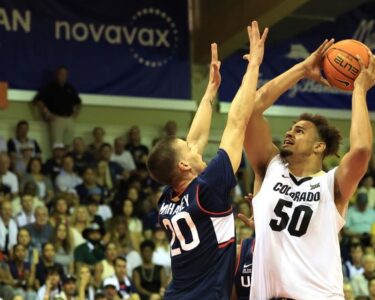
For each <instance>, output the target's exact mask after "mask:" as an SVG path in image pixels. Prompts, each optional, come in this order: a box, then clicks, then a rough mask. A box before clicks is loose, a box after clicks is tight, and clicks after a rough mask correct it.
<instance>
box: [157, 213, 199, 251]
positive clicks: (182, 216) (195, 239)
mask: <svg viewBox="0 0 375 300" xmlns="http://www.w3.org/2000/svg"><path fill="white" fill-rule="evenodd" d="M179 220H185V222H186V224H187V225H188V227H189V228H190V232H191V236H192V241H191V242H190V243H186V240H185V237H184V236H183V235H182V232H181V230H180V227H179V226H178V221H179ZM171 221H172V222H171ZM171 221H169V219H163V224H164V226H165V228H168V229H169V230H170V231H171V232H172V239H171V256H175V255H179V254H181V249H182V250H184V251H190V250H193V249H194V248H195V247H197V246H198V245H199V243H200V240H199V236H198V231H197V227H196V226H195V224H194V222H193V219H192V218H191V216H190V214H189V213H188V212H186V211H183V212H180V213H178V214H177V215H175V216H173V218H172V219H171ZM176 236H177V239H178V241H179V242H180V246H181V248H180V247H176V248H173V244H174V242H175V241H176Z"/></svg>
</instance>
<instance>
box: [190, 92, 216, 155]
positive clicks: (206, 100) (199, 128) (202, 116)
mask: <svg viewBox="0 0 375 300" xmlns="http://www.w3.org/2000/svg"><path fill="white" fill-rule="evenodd" d="M215 96H216V90H214V89H210V88H207V90H206V92H205V94H204V96H203V98H202V100H201V102H200V104H199V107H198V110H197V112H196V114H195V116H194V119H193V122H192V124H191V126H190V130H189V133H188V136H187V138H186V140H187V142H188V143H189V144H195V145H196V146H197V147H198V152H199V153H203V150H204V148H205V146H206V144H207V141H208V136H209V134H210V127H211V119H212V110H213V104H214V100H215Z"/></svg>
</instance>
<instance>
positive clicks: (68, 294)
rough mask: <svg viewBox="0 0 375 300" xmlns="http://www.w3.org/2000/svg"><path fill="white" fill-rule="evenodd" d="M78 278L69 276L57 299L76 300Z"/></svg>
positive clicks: (63, 282) (64, 279) (64, 280)
mask: <svg viewBox="0 0 375 300" xmlns="http://www.w3.org/2000/svg"><path fill="white" fill-rule="evenodd" d="M76 281H77V280H76V277H75V276H74V275H71V274H68V275H66V276H65V277H64V278H63V280H62V289H61V292H60V294H58V295H57V296H56V297H55V299H64V300H76V299H77V297H76V295H77V284H76Z"/></svg>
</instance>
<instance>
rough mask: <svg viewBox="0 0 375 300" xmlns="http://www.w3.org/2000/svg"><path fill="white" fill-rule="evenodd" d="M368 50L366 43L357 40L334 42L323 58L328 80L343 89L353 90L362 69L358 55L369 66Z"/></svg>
mask: <svg viewBox="0 0 375 300" xmlns="http://www.w3.org/2000/svg"><path fill="white" fill-rule="evenodd" d="M368 50H369V48H368V47H367V46H366V45H365V44H363V43H361V42H358V41H356V40H350V39H349V40H342V41H340V42H337V43H335V44H333V45H332V46H331V47H330V48H329V49H328V51H327V54H326V56H325V58H324V60H323V71H324V74H325V77H326V78H327V80H328V82H329V83H330V84H331V85H333V86H335V87H337V88H339V89H341V90H346V91H351V90H353V88H354V84H353V83H354V80H355V79H356V78H357V76H358V74H359V72H360V69H361V67H360V64H359V62H358V60H357V58H356V55H357V54H358V55H359V56H360V57H361V58H362V61H363V63H364V64H365V66H368V63H369V56H368V52H367V51H368Z"/></svg>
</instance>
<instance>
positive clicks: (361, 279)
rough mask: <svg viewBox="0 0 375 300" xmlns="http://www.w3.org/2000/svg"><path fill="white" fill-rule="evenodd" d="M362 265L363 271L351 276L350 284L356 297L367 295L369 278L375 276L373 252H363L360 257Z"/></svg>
mask: <svg viewBox="0 0 375 300" xmlns="http://www.w3.org/2000/svg"><path fill="white" fill-rule="evenodd" d="M362 266H363V268H364V272H363V273H362V274H359V275H356V276H354V277H353V278H352V280H351V284H352V287H353V292H354V295H355V296H356V297H358V296H369V289H368V286H369V280H370V279H371V278H374V277H375V256H374V255H373V254H365V255H364V256H363V257H362Z"/></svg>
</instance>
